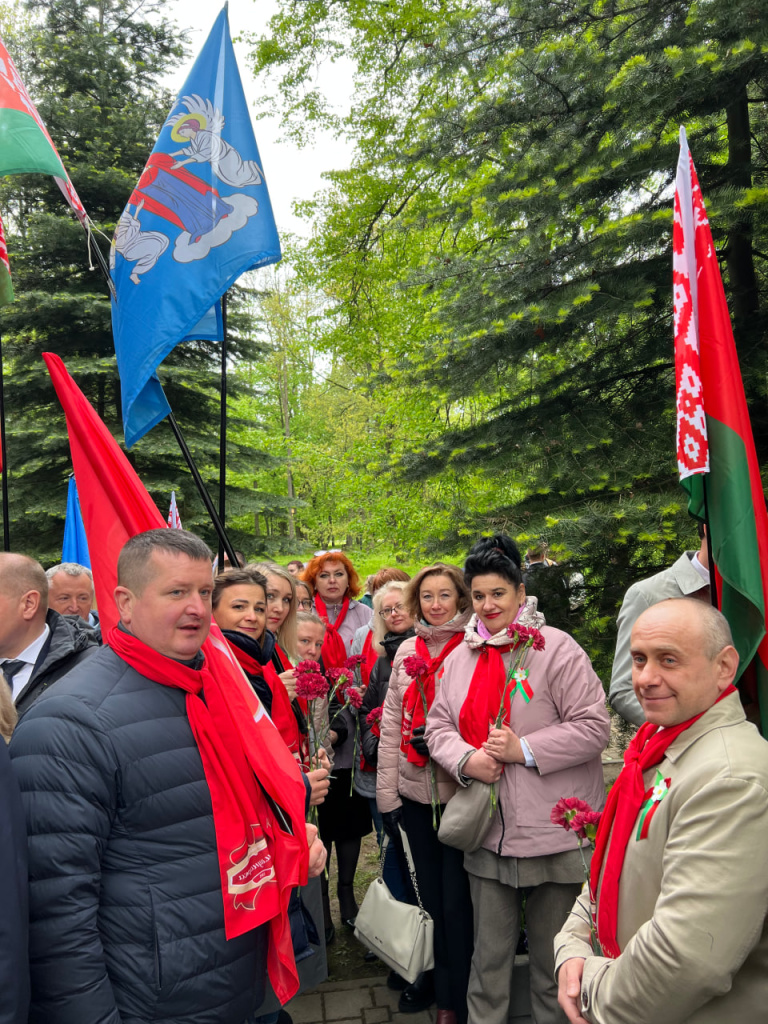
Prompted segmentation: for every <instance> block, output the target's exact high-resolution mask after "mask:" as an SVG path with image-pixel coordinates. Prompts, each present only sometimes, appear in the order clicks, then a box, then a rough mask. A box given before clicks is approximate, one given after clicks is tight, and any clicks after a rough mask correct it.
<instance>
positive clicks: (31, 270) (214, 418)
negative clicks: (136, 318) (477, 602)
mask: <svg viewBox="0 0 768 1024" xmlns="http://www.w3.org/2000/svg"><path fill="white" fill-rule="evenodd" d="M163 7H164V5H163V3H162V2H158V3H149V4H143V5H141V6H140V7H139V8H135V7H134V6H133V5H131V4H129V3H128V2H127V0H99V2H98V3H97V2H88V0H55V2H53V3H47V2H46V3H44V4H42V3H31V4H30V5H29V7H28V12H27V15H26V18H27V21H26V27H25V29H24V31H23V33H21V32H16V34H15V35H12V36H11V37H10V38H9V39H8V40H7V42H8V44H9V47H10V49H11V50H12V52H13V53H14V55H15V56H17V57H19V58H20V59H19V64H20V67H21V68H22V69H23V70H22V73H23V75H24V77H25V83H26V85H27V88H28V89H29V91H30V93H31V94H32V96H33V98H34V99H35V101H36V102H37V104H38V108H39V111H40V114H41V116H42V117H43V119H44V121H45V123H46V125H47V127H48V129H49V131H50V134H51V136H52V138H53V140H54V142H55V144H56V145H57V148H58V149H59V152H60V153H61V156H62V159H63V160H64V163H65V165H66V166H67V169H68V171H69V173H70V176H71V178H72V180H73V183H74V185H75V188H76V189H77V191H78V193H79V195H80V197H81V199H82V200H83V203H84V205H85V208H86V210H87V211H88V213H89V214H90V216H91V217H92V219H93V220H94V221H95V223H96V230H97V232H98V234H97V238H98V241H99V244H100V245H101V248H102V250H103V252H104V255H105V257H106V256H107V255H108V246H109V239H110V238H111V236H112V234H113V232H114V227H115V223H116V221H117V218H118V217H119V215H120V213H121V211H122V209H123V207H124V206H125V204H126V202H127V199H128V196H129V195H130V192H131V189H132V188H133V187H134V185H135V183H136V181H137V179H138V177H139V174H140V173H141V171H142V169H143V167H144V164H145V163H146V160H147V157H148V155H149V153H150V151H151V149H152V146H153V145H154V142H155V139H156V137H157V134H158V133H159V131H160V128H161V126H162V123H163V121H164V119H165V117H166V115H167V112H168V109H169V107H170V105H171V103H172V97H171V96H170V94H168V93H167V92H166V91H164V90H163V89H162V88H160V86H159V85H158V81H159V79H160V77H161V75H163V74H164V73H165V72H167V70H168V68H169V67H170V66H172V65H173V64H174V63H175V62H176V61H177V60H178V59H179V58H180V57H181V56H182V54H183V46H182V41H181V38H180V36H179V34H178V32H177V31H176V29H175V28H174V27H172V26H171V25H170V24H169V22H168V21H167V20H166V19H165V17H164V14H163ZM38 14H39V15H40V20H30V19H34V17H35V16H36V15H38ZM0 208H2V211H3V214H4V219H5V220H6V224H7V226H8V229H9V232H8V233H9V237H8V241H9V250H10V260H11V267H12V274H13V280H14V286H15V291H16V296H17V301H16V302H15V303H13V304H12V305H11V306H9V307H6V308H5V309H4V310H3V311H2V314H0V330H2V336H3V352H4V358H5V361H6V408H7V418H8V460H9V476H10V484H11V486H10V493H11V541H12V545H13V547H14V549H15V550H21V551H26V552H29V553H30V554H33V555H35V556H37V557H38V558H40V559H41V560H43V561H44V562H51V561H58V560H59V558H60V552H61V541H62V536H63V525H64V512H65V505H66V480H67V476H68V474H69V473H70V472H71V461H70V455H69V446H68V441H67V434H66V427H65V423H64V417H63V413H62V411H61V407H60V405H59V403H58V401H57V400H56V397H55V394H54V391H53V387H52V385H51V383H50V380H49V378H48V375H47V373H46V371H45V368H44V365H43V363H42V360H41V358H40V356H41V353H42V352H43V351H53V352H55V353H56V354H58V355H60V356H61V357H62V359H63V360H64V362H65V364H66V366H67V368H68V369H69V371H70V373H71V374H72V376H73V377H74V378H75V380H76V382H77V384H78V385H79V386H80V388H81V389H82V391H83V392H84V394H85V395H86V397H87V398H88V399H89V400H90V401H91V402H92V404H93V405H94V407H95V408H96V410H97V412H98V413H99V415H100V416H101V417H102V419H103V420H104V421H105V422H106V424H107V426H108V427H109V428H110V429H111V430H112V432H113V433H114V435H115V436H116V437H117V438H118V440H119V441H121V442H122V412H121V399H120V382H119V378H118V375H117V368H116V364H115V356H114V348H113V341H112V329H111V313H110V303H109V297H108V294H107V290H106V286H105V282H104V281H103V280H102V278H101V277H100V275H99V273H98V272H97V271H93V270H89V268H88V257H87V251H86V245H85V238H84V236H83V232H82V230H81V228H80V226H79V224H77V222H76V221H75V220H74V219H73V218H72V217H71V215H69V214H68V212H67V210H66V207H65V206H64V203H63V201H62V197H61V194H60V192H59V190H58V188H57V187H56V185H55V183H54V181H53V179H51V178H48V177H47V176H41V175H21V176H17V177H13V178H7V179H5V180H4V181H3V183H2V186H0ZM232 305H233V313H232V316H231V318H230V353H231V357H232V359H233V360H239V359H242V358H248V359H254V358H256V355H257V353H258V351H259V348H258V345H257V344H255V343H253V342H252V341H251V327H250V323H249V321H248V319H247V317H244V315H243V314H241V313H239V311H238V296H237V294H235V296H234V297H233V302H232ZM219 362H220V347H219V346H218V345H213V344H209V343H203V342H196V343H187V344H185V345H183V346H179V347H177V349H176V350H175V351H174V352H173V353H172V355H171V356H170V357H169V358H168V359H167V360H166V363H165V364H164V366H163V368H162V369H161V371H160V378H161V380H162V382H163V384H164V386H165V389H166V394H167V396H168V399H169V402H170V404H171V407H172V408H173V409H174V412H175V414H176V418H177V420H178V422H179V424H180V426H181V427H182V430H183V431H184V433H185V436H186V438H187V441H188V443H189V446H190V449H191V450H192V453H193V456H194V458H195V461H196V462H197V464H198V468H199V469H200V471H201V473H202V475H203V477H204V479H205V480H206V482H207V484H208V487H209V490H210V491H212V492H215V491H216V489H217V487H218V460H219V440H218V434H219V429H218V424H219V397H218V387H219V382H218V374H219V370H218V368H217V367H218V364H219ZM230 386H231V389H232V396H233V398H234V399H235V400H237V398H238V395H239V391H238V381H237V379H236V378H235V376H234V374H231V384H230ZM232 426H233V428H234V429H235V430H237V429H239V428H240V427H241V424H240V423H239V422H238V421H237V418H236V417H235V419H234V422H233V423H232ZM129 457H130V459H131V461H132V463H133V465H134V467H135V468H136V470H137V471H138V473H139V475H140V476H141V478H142V480H143V481H144V483H145V484H146V486H147V488H148V490H149V491H150V493H151V494H152V496H153V498H154V499H155V501H156V502H157V505H158V507H159V508H160V509H161V510H162V511H165V509H167V507H168V502H169V498H170V492H171V490H173V489H175V490H176V495H177V500H178V504H179V511H180V514H181V518H182V522H183V523H184V525H185V526H187V527H189V528H190V529H193V530H196V531H197V532H199V533H201V534H202V535H203V536H204V537H205V538H206V539H207V540H208V541H209V542H210V543H214V539H215V535H214V533H213V530H212V528H211V526H210V523H209V521H208V517H207V514H206V513H205V510H204V508H203V506H202V503H201V502H200V500H199V497H198V495H197V493H196V490H195V487H194V484H193V482H192V480H191V479H190V476H189V473H188V471H187V469H186V466H185V465H184V463H183V460H182V457H181V454H180V452H179V450H178V446H177V444H176V441H175V440H174V438H173V435H172V433H171V431H170V428H169V427H168V425H167V423H162V424H160V425H159V426H158V427H156V428H155V429H154V430H153V431H151V432H150V433H149V434H148V435H146V436H145V438H143V439H142V440H141V441H140V442H139V443H138V444H137V445H136V446H135V447H134V449H133V450H132V451H131V453H130V456H129ZM271 465H272V460H271V459H270V458H269V457H268V456H266V455H264V454H263V453H261V452H259V451H258V450H255V449H253V448H251V447H249V446H248V445H246V444H242V443H238V442H237V441H236V440H235V441H233V442H232V443H231V444H230V445H229V446H228V468H229V472H230V473H231V476H232V480H231V486H228V488H227V508H228V515H229V517H230V522H231V523H232V530H231V537H232V540H233V543H234V544H235V545H236V546H238V547H241V546H243V544H244V543H246V542H247V541H248V540H249V537H250V536H252V533H253V524H252V506H253V500H254V499H253V488H254V485H255V482H256V478H257V476H258V475H259V474H260V473H261V472H262V471H263V470H264V469H265V467H269V466H271ZM229 483H230V480H229V479H228V484H229Z"/></svg>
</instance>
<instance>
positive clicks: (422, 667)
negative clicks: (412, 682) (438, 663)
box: [403, 654, 429, 679]
mask: <svg viewBox="0 0 768 1024" xmlns="http://www.w3.org/2000/svg"><path fill="white" fill-rule="evenodd" d="M403 668H404V669H405V671H406V673H407V675H409V676H410V677H411V679H418V677H419V676H423V675H426V674H427V673H428V672H429V665H428V664H427V663H426V661H425V660H424V659H423V658H420V657H419V655H418V654H411V655H410V656H409V657H407V658H403Z"/></svg>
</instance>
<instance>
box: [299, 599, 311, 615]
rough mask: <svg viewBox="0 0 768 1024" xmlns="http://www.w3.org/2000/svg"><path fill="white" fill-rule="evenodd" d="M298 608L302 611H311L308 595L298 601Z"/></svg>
mask: <svg viewBox="0 0 768 1024" xmlns="http://www.w3.org/2000/svg"><path fill="white" fill-rule="evenodd" d="M299 609H300V611H302V612H311V611H312V602H311V601H310V599H309V598H308V597H305V598H304V599H303V600H300V601H299Z"/></svg>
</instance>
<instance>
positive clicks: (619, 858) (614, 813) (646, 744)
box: [590, 686, 737, 960]
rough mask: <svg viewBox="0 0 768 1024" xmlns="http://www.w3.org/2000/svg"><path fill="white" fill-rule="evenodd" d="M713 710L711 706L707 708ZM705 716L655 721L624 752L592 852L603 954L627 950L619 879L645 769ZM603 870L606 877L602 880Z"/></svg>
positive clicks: (612, 955) (730, 690)
mask: <svg viewBox="0 0 768 1024" xmlns="http://www.w3.org/2000/svg"><path fill="white" fill-rule="evenodd" d="M736 692H737V691H736V687H735V686H729V687H728V688H727V689H726V690H725V691H724V692H723V693H721V694H720V696H719V697H718V698H717V700H716V701H715V704H717V703H719V702H720V701H721V700H722V699H723V698H724V697H727V696H728V695H729V694H731V693H736ZM708 710H709V708H707V711H708ZM704 714H706V711H702V712H701V714H699V715H694V716H693V718H689V719H688V720H687V721H686V722H681V723H680V724H679V725H673V726H671V727H670V728H668V729H659V727H658V725H654V724H653V723H652V722H646V723H645V725H641V726H640V729H639V730H638V732H637V734H636V735H635V738H634V739H633V740H632V742H631V743H630V744H629V746H628V747H627V752H626V753H625V754H624V767H623V768H622V770H621V774H620V775H619V777H618V779H617V780H616V781H615V782H614V784H613V786H612V788H611V791H610V793H609V794H608V799H607V801H606V804H605V810H604V811H603V813H602V816H601V818H600V824H599V825H598V827H597V836H596V838H595V852H594V853H593V855H592V864H591V866H590V888H591V890H592V893H596V892H597V886H598V883H599V884H600V898H599V900H598V902H597V937H598V940H599V942H600V946H601V947H602V950H603V955H604V956H607V957H610V958H611V959H614V960H615V959H616V957H618V956H619V954H620V953H621V949H620V948H619V943H618V939H617V938H616V931H617V928H618V919H619V880H620V878H621V869H622V867H623V866H624V855H625V853H626V852H627V845H628V843H629V840H630V837H631V835H632V830H633V829H634V827H635V825H636V823H637V816H638V814H639V813H640V808H641V807H642V806H643V801H644V799H645V782H644V781H643V773H644V772H646V771H648V769H649V768H653V767H654V765H657V764H659V763H660V762H661V761H663V760H664V755H665V754H666V752H667V748H668V747H669V746H670V745H671V744H672V743H674V741H675V740H676V739H677V737H678V736H679V735H680V734H681V733H683V732H685V730H686V729H690V727H691V726H692V725H693V723H694V722H698V720H699V719H700V718H701V715H704ZM609 839H610V843H609ZM606 850H607V854H606ZM603 864H604V865H605V867H603ZM601 870H602V873H603V877H602V879H601V878H600V872H601Z"/></svg>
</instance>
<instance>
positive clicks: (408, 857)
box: [397, 822, 426, 914]
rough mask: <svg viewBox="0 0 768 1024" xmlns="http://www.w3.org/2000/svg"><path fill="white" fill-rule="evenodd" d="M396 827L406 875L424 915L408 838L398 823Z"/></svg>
mask: <svg viewBox="0 0 768 1024" xmlns="http://www.w3.org/2000/svg"><path fill="white" fill-rule="evenodd" d="M397 827H398V829H399V831H400V839H401V841H402V844H403V850H404V851H405V859H406V862H407V864H408V874H409V875H410V876H411V882H412V884H413V891H414V892H415V893H416V900H417V902H418V904H419V910H422V911H424V913H425V914H426V910H424V904H423V903H422V902H421V894H420V893H419V883H418V882H417V881H416V868H415V866H414V863H413V854H412V853H411V844H410V843H409V842H408V836H407V835H406V834H405V829H404V828H403V826H402V825H401V824H400V822H398V823H397Z"/></svg>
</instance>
